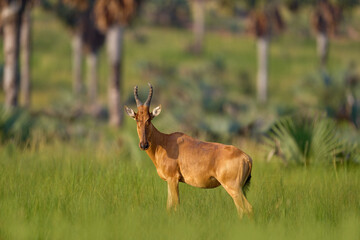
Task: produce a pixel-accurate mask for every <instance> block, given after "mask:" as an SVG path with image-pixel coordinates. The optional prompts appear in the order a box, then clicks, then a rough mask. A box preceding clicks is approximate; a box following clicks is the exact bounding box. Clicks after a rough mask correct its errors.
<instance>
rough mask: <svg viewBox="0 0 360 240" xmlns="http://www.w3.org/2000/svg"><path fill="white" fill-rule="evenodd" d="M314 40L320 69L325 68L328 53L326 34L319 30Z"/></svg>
mask: <svg viewBox="0 0 360 240" xmlns="http://www.w3.org/2000/svg"><path fill="white" fill-rule="evenodd" d="M316 42H317V53H318V56H319V58H320V65H321V68H322V69H325V68H326V63H327V59H328V55H329V38H328V36H327V34H326V33H324V32H320V31H319V32H318V33H317V35H316Z"/></svg>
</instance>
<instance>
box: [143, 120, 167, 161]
mask: <svg viewBox="0 0 360 240" xmlns="http://www.w3.org/2000/svg"><path fill="white" fill-rule="evenodd" d="M150 127H151V135H150V137H149V138H148V142H149V144H150V147H149V148H148V149H147V150H146V153H147V154H148V155H149V157H150V158H151V160H152V161H153V163H154V164H155V166H157V164H156V159H155V153H156V149H157V147H158V146H163V145H164V144H165V143H166V141H165V137H166V134H164V133H162V132H160V131H159V130H157V129H156V127H155V126H154V125H153V124H152V123H151V125H150Z"/></svg>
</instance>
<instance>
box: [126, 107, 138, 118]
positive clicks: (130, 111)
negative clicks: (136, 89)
mask: <svg viewBox="0 0 360 240" xmlns="http://www.w3.org/2000/svg"><path fill="white" fill-rule="evenodd" d="M125 112H126V114H127V115H129V116H130V117H132V118H134V119H135V117H136V114H135V112H134V110H132V109H131V108H129V107H128V106H125Z"/></svg>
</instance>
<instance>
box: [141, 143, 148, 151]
mask: <svg viewBox="0 0 360 240" xmlns="http://www.w3.org/2000/svg"><path fill="white" fill-rule="evenodd" d="M140 148H141V149H142V150H146V149H148V148H149V143H148V142H145V143H143V142H141V143H140Z"/></svg>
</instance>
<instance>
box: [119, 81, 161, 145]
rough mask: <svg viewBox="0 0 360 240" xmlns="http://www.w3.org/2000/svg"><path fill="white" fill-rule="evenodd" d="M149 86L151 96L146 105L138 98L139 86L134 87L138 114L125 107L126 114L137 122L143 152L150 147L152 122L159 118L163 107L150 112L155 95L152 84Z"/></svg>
mask: <svg viewBox="0 0 360 240" xmlns="http://www.w3.org/2000/svg"><path fill="white" fill-rule="evenodd" d="M148 85H149V87H150V90H149V95H148V97H147V99H146V101H145V103H144V104H142V103H141V101H140V99H139V97H138V86H135V87H134V97H135V101H136V107H137V110H138V111H137V113H136V112H134V110H132V109H131V108H129V107H127V106H125V112H126V114H127V115H129V116H130V117H132V118H133V119H135V120H136V127H137V132H138V136H139V140H140V143H139V147H140V148H141V149H142V150H147V149H148V148H149V147H150V144H149V138H150V136H151V131H152V125H151V120H152V119H153V118H154V117H156V116H158V115H159V114H160V112H161V105H160V106H158V107H156V108H154V110H153V111H152V112H151V113H150V111H149V110H150V102H151V98H152V95H153V87H152V86H151V84H150V83H148Z"/></svg>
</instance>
